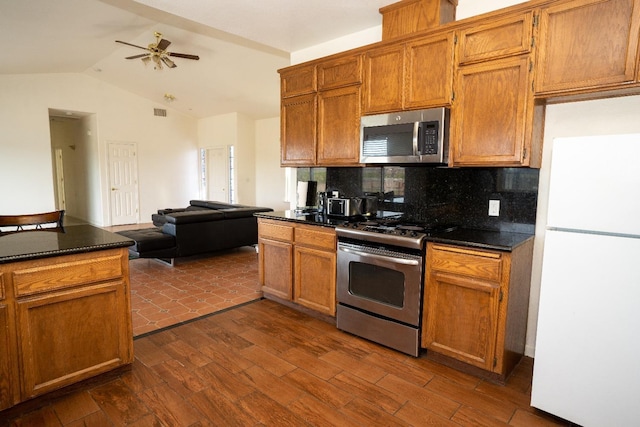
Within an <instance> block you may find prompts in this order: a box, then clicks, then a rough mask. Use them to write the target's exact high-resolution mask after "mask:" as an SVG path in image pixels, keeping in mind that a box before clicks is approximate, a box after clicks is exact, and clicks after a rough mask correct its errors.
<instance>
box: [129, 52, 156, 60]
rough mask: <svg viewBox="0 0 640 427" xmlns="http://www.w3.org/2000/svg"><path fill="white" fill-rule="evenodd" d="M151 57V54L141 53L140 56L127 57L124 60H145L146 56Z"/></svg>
mask: <svg viewBox="0 0 640 427" xmlns="http://www.w3.org/2000/svg"><path fill="white" fill-rule="evenodd" d="M149 55H151V54H150V53H141V54H140V55H133V56H127V57H125V58H124V59H138V58H144V57H145V56H149Z"/></svg>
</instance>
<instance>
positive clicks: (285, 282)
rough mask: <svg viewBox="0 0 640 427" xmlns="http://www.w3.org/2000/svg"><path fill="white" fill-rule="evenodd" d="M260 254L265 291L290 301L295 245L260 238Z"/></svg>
mask: <svg viewBox="0 0 640 427" xmlns="http://www.w3.org/2000/svg"><path fill="white" fill-rule="evenodd" d="M258 255H259V256H258V266H259V271H260V273H259V274H260V284H261V285H262V290H263V292H265V293H268V294H272V295H275V296H277V297H279V298H282V299H285V300H288V301H290V300H291V297H292V286H293V245H292V244H291V243H287V242H278V241H276V240H270V239H263V238H260V239H259V240H258Z"/></svg>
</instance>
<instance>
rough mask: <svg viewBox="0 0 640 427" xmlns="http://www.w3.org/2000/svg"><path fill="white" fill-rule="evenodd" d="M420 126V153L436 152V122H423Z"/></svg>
mask: <svg viewBox="0 0 640 427" xmlns="http://www.w3.org/2000/svg"><path fill="white" fill-rule="evenodd" d="M421 126H422V138H423V149H422V150H421V151H422V153H421V154H423V155H429V154H438V122H423V123H421Z"/></svg>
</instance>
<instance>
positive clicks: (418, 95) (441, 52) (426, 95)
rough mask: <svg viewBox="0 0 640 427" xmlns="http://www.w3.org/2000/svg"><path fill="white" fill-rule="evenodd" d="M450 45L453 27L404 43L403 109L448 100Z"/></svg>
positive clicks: (439, 104) (450, 81)
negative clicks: (440, 32)
mask: <svg viewBox="0 0 640 427" xmlns="http://www.w3.org/2000/svg"><path fill="white" fill-rule="evenodd" d="M453 47H454V43H453V31H448V32H445V33H442V34H438V35H435V36H429V37H422V38H419V39H417V40H413V41H411V42H408V43H407V44H406V46H405V55H406V59H405V66H406V75H405V78H406V80H405V83H404V108H405V109H414V108H429V107H443V106H446V105H449V104H451V94H452V92H453V91H452V85H453V50H454V49H453Z"/></svg>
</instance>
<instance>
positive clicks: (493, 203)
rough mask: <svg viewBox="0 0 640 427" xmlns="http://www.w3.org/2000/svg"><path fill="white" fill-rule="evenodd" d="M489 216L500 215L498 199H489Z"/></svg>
mask: <svg viewBox="0 0 640 427" xmlns="http://www.w3.org/2000/svg"><path fill="white" fill-rule="evenodd" d="M489 216H500V200H489Z"/></svg>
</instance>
